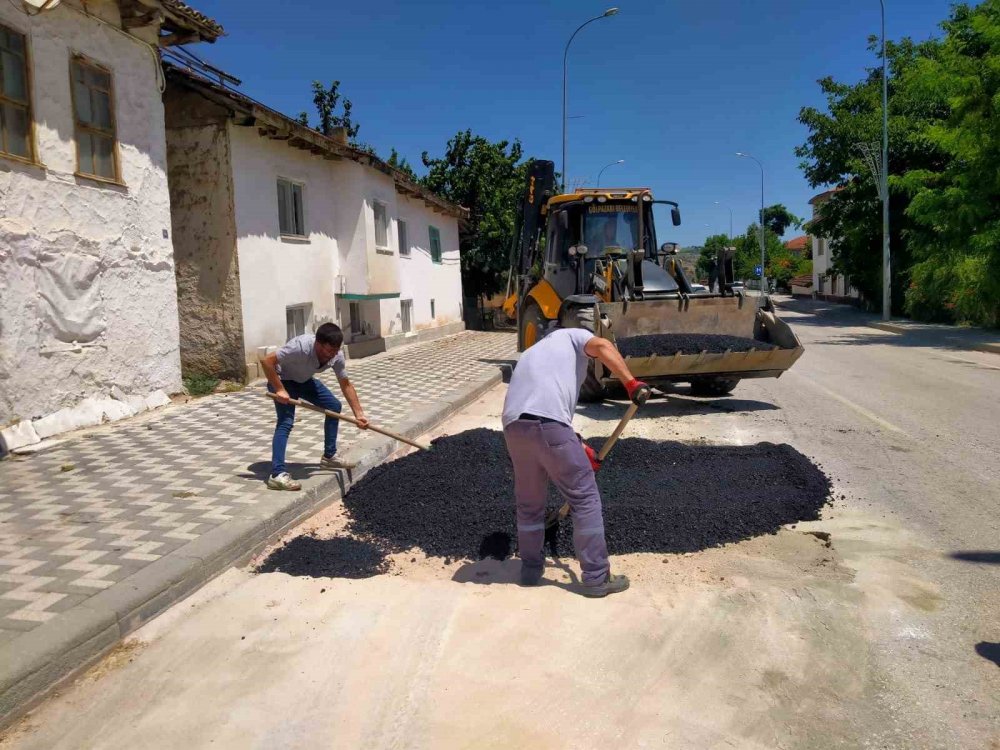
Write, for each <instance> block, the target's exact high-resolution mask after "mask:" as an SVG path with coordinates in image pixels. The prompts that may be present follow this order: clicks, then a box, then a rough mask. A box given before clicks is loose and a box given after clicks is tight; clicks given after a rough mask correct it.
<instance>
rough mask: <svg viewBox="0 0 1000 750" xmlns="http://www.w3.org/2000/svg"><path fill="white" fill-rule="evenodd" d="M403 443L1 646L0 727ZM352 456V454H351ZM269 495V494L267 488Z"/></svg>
mask: <svg viewBox="0 0 1000 750" xmlns="http://www.w3.org/2000/svg"><path fill="white" fill-rule="evenodd" d="M502 379H503V375H502V373H501V372H500V371H499V370H498V371H497V372H495V373H493V374H491V375H489V376H488V377H485V378H480V379H478V380H476V381H474V382H472V383H471V384H470V385H468V386H467V387H466V388H464V389H462V390H461V391H460V392H459V393H458V394H456V395H455V396H453V397H451V398H449V399H447V400H445V401H441V402H438V403H437V404H434V405H431V406H428V407H426V408H424V409H421V410H419V411H417V412H415V413H414V414H413V415H412V416H411V417H410V418H409V419H407V420H405V421H404V422H402V423H401V424H400V425H397V427H396V431H397V432H399V433H400V434H403V435H405V436H406V437H410V438H413V437H416V436H418V435H420V434H423V433H424V432H427V431H428V430H430V429H431V428H433V427H434V426H435V425H437V424H439V423H441V422H443V421H444V420H445V419H447V418H448V417H449V416H451V415H452V414H453V413H454V412H456V411H457V410H459V409H461V408H462V407H463V406H466V405H468V404H469V403H471V402H472V401H475V400H476V399H477V398H479V397H480V396H481V395H482V394H484V393H485V392H486V391H488V390H489V389H491V388H493V387H494V386H495V385H497V384H498V383H500V382H501V380H502ZM396 450H398V446H397V444H396V441H394V440H392V439H391V438H387V437H381V436H380V437H379V438H378V439H373V440H371V441H370V442H367V443H365V444H363V445H359V446H355V448H354V449H353V450H352V451H351V453H353V454H354V455H352V458H355V457H356V460H357V465H356V466H355V468H354V469H353V470H344V471H336V472H334V473H333V476H331V477H330V478H329V479H327V480H325V481H323V482H320V483H318V484H316V485H315V486H313V487H310V488H308V489H305V490H303V491H301V492H275V493H273V496H274V501H273V502H271V503H265V504H262V505H260V506H257V507H256V508H255V509H254V511H253V512H252V513H251V517H250V518H242V519H234V520H231V521H227V522H226V523H224V524H222V525H220V526H217V527H215V528H213V529H210V530H209V531H208V532H206V533H205V534H203V535H202V536H200V537H198V538H197V539H194V540H192V541H190V542H188V543H187V544H186V545H184V546H183V547H180V548H179V549H177V550H175V551H173V552H171V553H170V554H169V555H167V556H165V557H162V558H160V559H159V560H156V561H154V562H153V563H150V564H149V565H147V566H146V567H144V568H142V569H141V570H139V571H137V572H136V573H134V574H133V575H131V576H130V577H128V578H126V579H125V580H123V581H121V582H119V583H117V584H115V585H114V586H113V587H111V588H109V589H106V590H105V591H102V592H101V593H99V594H95V595H94V596H92V597H90V598H89V599H87V600H86V601H85V602H83V603H81V604H79V605H77V606H76V607H74V608H73V609H70V610H68V611H67V612H63V613H61V614H60V615H59V616H57V617H55V618H54V619H52V620H50V621H49V622H46V623H44V624H42V625H40V626H38V627H37V628H35V629H33V630H31V631H29V632H27V633H25V634H24V635H22V636H19V637H17V638H15V639H13V640H11V641H9V642H7V643H5V644H3V645H2V646H0V665H3V670H2V672H0V730H4V729H6V728H8V727H9V726H10V725H11V724H13V723H14V722H15V721H16V720H17V719H19V718H21V717H22V716H24V715H25V714H27V713H28V712H30V710H31V709H32V708H34V707H35V706H37V705H38V704H39V703H41V702H42V701H43V700H44V699H45V698H46V697H48V696H49V695H50V694H51V692H52V691H53V690H55V689H57V688H58V687H60V686H63V685H66V684H68V683H69V682H70V681H71V680H73V679H75V678H76V677H78V676H79V675H80V674H82V673H83V672H84V671H85V670H86V669H88V668H89V667H91V666H92V665H93V664H94V663H96V662H97V661H99V660H100V659H101V658H102V657H103V656H104V655H105V654H107V653H108V652H109V651H110V650H112V649H113V648H115V647H116V646H117V645H119V644H120V643H121V642H122V641H123V640H124V639H125V638H126V637H127V636H128V635H129V634H130V633H132V632H134V631H135V630H136V629H138V628H139V627H140V626H141V625H143V624H144V623H146V622H148V621H149V620H151V619H153V618H154V617H156V616H157V615H159V614H161V613H162V612H164V611H165V610H166V609H168V608H169V607H170V606H172V605H174V604H176V603H177V602H179V601H181V600H182V599H185V598H186V597H188V596H189V595H190V594H192V593H194V592H195V591H197V590H198V589H199V588H200V587H201V586H203V585H204V584H206V583H207V582H208V581H209V580H211V579H212V578H214V577H215V576H217V575H219V574H220V573H222V572H224V571H225V570H227V569H228V568H230V567H231V566H233V565H240V564H244V563H246V562H247V561H249V560H250V559H252V558H253V556H254V555H255V554H257V553H258V552H260V551H261V550H262V549H264V548H265V547H266V546H267V544H268V543H270V542H271V541H273V540H274V538H275V537H277V536H278V535H280V534H282V533H284V532H285V531H287V530H289V529H290V528H293V527H294V526H295V525H297V524H298V523H300V522H301V521H303V520H305V519H306V518H308V517H309V516H311V515H313V514H314V513H315V512H316V511H318V510H320V509H321V508H323V507H324V506H326V505H329V504H331V503H333V502H335V501H336V500H338V499H340V498H341V497H342V496H343V494H344V493H345V492H346V491H347V490H349V489H350V486H351V485H352V484H353V483H354V482H356V481H357V480H359V479H360V478H361V477H362V476H364V475H365V473H367V472H368V471H369V470H370V469H372V468H374V467H375V466H377V465H378V464H380V463H381V462H382V461H384V460H385V459H386V458H388V457H389V456H391V455H392V454H393V453H395V452H396ZM349 455H350V454H349ZM269 497H270V495H269Z"/></svg>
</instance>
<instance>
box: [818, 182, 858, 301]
mask: <svg viewBox="0 0 1000 750" xmlns="http://www.w3.org/2000/svg"><path fill="white" fill-rule="evenodd" d="M835 192H837V190H836V189H834V190H827V191H826V192H825V193H820V194H819V195H817V196H814V197H813V198H812V199H811V200H810V201H809V205H811V206H812V207H813V215H812V218H813V221H815V220H816V219H818V218H819V214H820V212H821V211H822V207H823V204H824V203H825V202H826V201H827V200H828V199H829V198H830V196H831V195H833V194H834V193H835ZM812 261H813V285H812V294H813V296H814V297H815V298H816V299H824V300H829V301H830V302H854V301H857V300H858V299H860V297H861V295H860V293H859V292H858V290H857V289H855V288H854V287H853V286H851V282H850V279H849V278H847V277H846V276H844V275H843V274H835V273H831V272H830V269H831V267H832V265H833V258H832V257H831V253H830V239H829V238H828V237H816V236H812Z"/></svg>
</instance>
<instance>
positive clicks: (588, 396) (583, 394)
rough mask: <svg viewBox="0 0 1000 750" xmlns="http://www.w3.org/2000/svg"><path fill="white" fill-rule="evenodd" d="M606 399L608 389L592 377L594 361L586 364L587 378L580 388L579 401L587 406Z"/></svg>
mask: <svg viewBox="0 0 1000 750" xmlns="http://www.w3.org/2000/svg"><path fill="white" fill-rule="evenodd" d="M607 397H608V389H607V388H605V387H604V386H603V385H601V381H600V380H598V379H597V378H596V377H594V361H593V360H591V361H590V362H588V363H587V378H586V380H584V381H583V385H581V386H580V400H581V401H583V402H584V403H587V404H594V403H600V402H601V401H603V400H604V399H606V398H607Z"/></svg>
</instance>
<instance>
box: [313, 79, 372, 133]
mask: <svg viewBox="0 0 1000 750" xmlns="http://www.w3.org/2000/svg"><path fill="white" fill-rule="evenodd" d="M312 90H313V104H314V105H316V113H317V114H318V115H319V126H318V127H317V128H316V129H317V130H319V132H321V133H322V134H323V135H325V136H331V135H333V130H334V128H344V130H345V131H347V140H348V141H354V140H355V139H356V138H357V137H358V131H359V130H361V125H360V124H358V123H356V122H354V121H353V119H352V114H351V112H352V109H353V106H354V105H353V104H351V100H350V99H348V98H347V97H346V96H345V97H343V103H342V104H341V109H342V111H341V114H337V104H338V103H339V102H340V100H341V95H340V81H334V82H333V83H331V84H330V86H329V87H325V86H323V84H322V82H320V81H313V83H312ZM304 114H305V113H304V112H303V113H302V114H300V115H299V118H300V120H299V121H300V122H301V121H302V120H301V117H302V115H304Z"/></svg>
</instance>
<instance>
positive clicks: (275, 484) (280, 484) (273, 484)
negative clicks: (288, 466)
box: [267, 471, 302, 492]
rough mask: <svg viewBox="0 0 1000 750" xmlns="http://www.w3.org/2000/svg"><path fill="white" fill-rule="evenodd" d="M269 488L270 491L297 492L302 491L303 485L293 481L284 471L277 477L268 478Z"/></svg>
mask: <svg viewBox="0 0 1000 750" xmlns="http://www.w3.org/2000/svg"><path fill="white" fill-rule="evenodd" d="M267 488H268V489H269V490H290V491H291V492H297V491H298V490H301V489H302V485H301V484H299V483H298V482H296V481H295V480H294V479H292V475H291V474H289V473H288V472H287V471H283V472H281V473H280V474H278V476H276V477H268V478H267Z"/></svg>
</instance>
